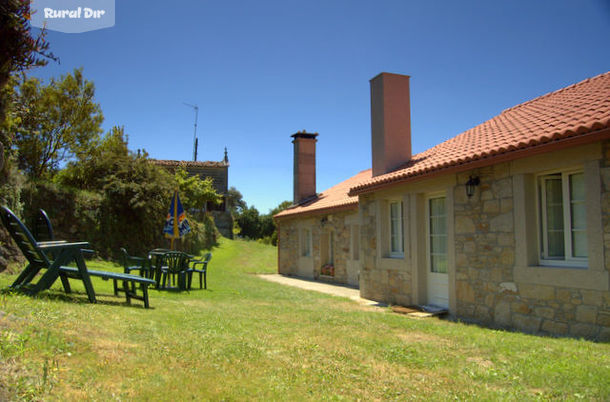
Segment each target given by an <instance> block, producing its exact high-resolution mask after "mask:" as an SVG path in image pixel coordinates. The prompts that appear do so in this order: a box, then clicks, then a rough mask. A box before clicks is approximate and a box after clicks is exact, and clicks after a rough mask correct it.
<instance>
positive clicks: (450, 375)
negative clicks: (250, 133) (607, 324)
mask: <svg viewBox="0 0 610 402" xmlns="http://www.w3.org/2000/svg"><path fill="white" fill-rule="evenodd" d="M213 253H214V257H213V259H212V261H211V263H210V265H209V275H208V290H199V289H194V290H191V291H190V292H182V293H178V292H167V291H156V290H152V291H151V296H150V301H151V306H152V307H153V308H152V309H149V310H146V309H144V308H142V306H141V303H140V302H138V301H134V302H133V305H131V306H128V305H126V304H125V303H124V299H122V298H117V297H114V296H112V286H111V283H110V282H104V281H101V280H99V278H94V279H93V283H94V287H95V289H96V292H97V293H98V294H99V295H100V297H99V301H98V303H97V304H89V303H88V302H87V297H86V295H85V293H84V290H83V287H82V285H81V284H78V283H77V282H76V281H72V283H73V285H74V286H73V288H74V289H75V290H76V293H75V294H73V295H64V293H63V292H62V291H61V286H60V284H59V281H58V283H57V284H55V285H54V287H53V288H52V289H51V290H50V291H48V292H44V293H43V294H41V295H39V296H37V297H28V296H24V295H20V294H14V293H10V292H6V291H5V292H4V293H2V294H0V400H3V399H9V400H14V399H43V400H82V399H92V400H189V399H190V400H209V399H213V400H219V399H222V400H251V399H253V400H320V399H331V400H341V399H346V400H357V399H361V400H385V399H435V400H446V399H456V398H457V399H486V400H489V399H494V400H495V399H519V400H523V399H525V400H528V399H532V400H533V399H589V400H590V399H597V400H609V399H610V375H609V373H610V345H609V344H602V343H593V342H589V341H585V340H575V339H555V338H546V337H538V336H531V335H525V334H520V333H511V332H503V331H494V330H489V329H484V328H479V327H476V326H472V325H465V324H461V323H455V322H448V321H443V320H439V319H419V320H418V319H412V318H407V317H405V316H402V315H396V314H393V313H391V312H390V310H389V309H386V310H381V311H379V309H372V308H369V307H365V306H362V305H360V304H357V303H355V302H352V301H350V300H348V299H343V298H338V297H333V296H329V295H324V294H320V293H316V292H311V291H306V290H301V289H298V288H292V287H287V286H282V285H279V284H276V283H272V282H268V281H265V280H262V279H260V278H258V277H256V276H255V275H253V274H255V273H272V272H275V271H276V268H275V267H276V249H275V248H273V247H271V246H266V245H262V244H259V243H256V242H246V241H241V240H234V241H232V240H226V239H222V240H221V243H220V246H219V247H218V248H215V249H214V250H213ZM89 265H90V267H91V268H98V269H113V270H117V271H120V268H119V267H117V266H113V265H112V264H109V263H103V262H91V263H89ZM14 277H15V275H7V274H0V288H2V289H6V288H7V287H8V285H9V284H10V283H11V282H12V280H13V279H14ZM194 282H195V281H194Z"/></svg>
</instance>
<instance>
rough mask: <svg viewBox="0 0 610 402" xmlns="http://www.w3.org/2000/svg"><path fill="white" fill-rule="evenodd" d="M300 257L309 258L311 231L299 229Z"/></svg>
mask: <svg viewBox="0 0 610 402" xmlns="http://www.w3.org/2000/svg"><path fill="white" fill-rule="evenodd" d="M301 256H302V257H311V230H309V229H301Z"/></svg>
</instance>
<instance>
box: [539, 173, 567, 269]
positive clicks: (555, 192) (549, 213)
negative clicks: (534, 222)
mask: <svg viewBox="0 0 610 402" xmlns="http://www.w3.org/2000/svg"><path fill="white" fill-rule="evenodd" d="M544 184H545V195H546V230H547V255H548V256H549V257H563V256H564V255H565V248H564V241H565V239H564V233H563V231H564V228H563V194H562V190H561V176H560V175H555V176H554V177H549V178H547V179H546V180H545V181H544Z"/></svg>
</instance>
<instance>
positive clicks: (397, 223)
mask: <svg viewBox="0 0 610 402" xmlns="http://www.w3.org/2000/svg"><path fill="white" fill-rule="evenodd" d="M402 242H403V239H402V203H400V202H392V203H390V252H391V253H402V251H403V248H402Z"/></svg>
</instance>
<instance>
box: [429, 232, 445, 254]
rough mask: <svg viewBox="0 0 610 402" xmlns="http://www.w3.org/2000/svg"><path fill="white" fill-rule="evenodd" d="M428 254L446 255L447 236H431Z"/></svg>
mask: <svg viewBox="0 0 610 402" xmlns="http://www.w3.org/2000/svg"><path fill="white" fill-rule="evenodd" d="M430 252H431V253H434V254H438V253H440V254H446V253H447V236H432V237H431V239H430Z"/></svg>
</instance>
